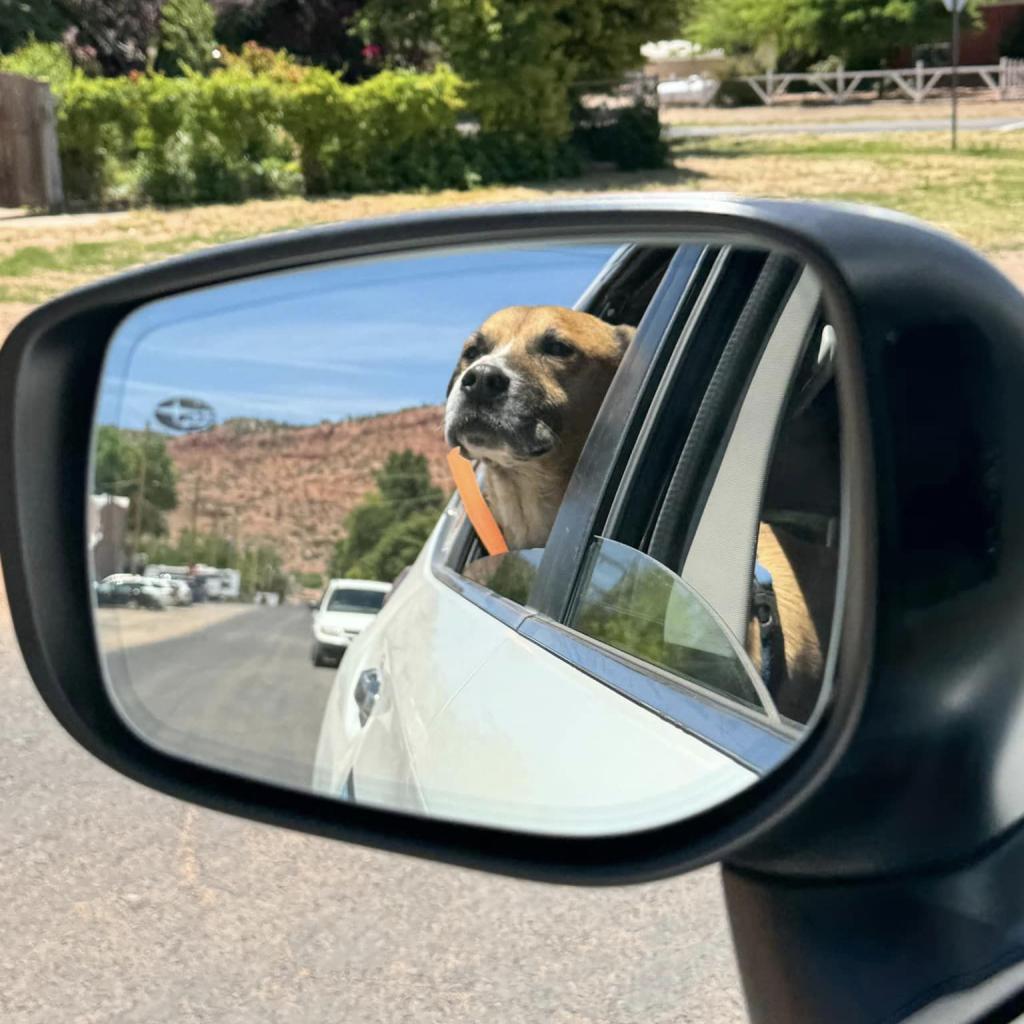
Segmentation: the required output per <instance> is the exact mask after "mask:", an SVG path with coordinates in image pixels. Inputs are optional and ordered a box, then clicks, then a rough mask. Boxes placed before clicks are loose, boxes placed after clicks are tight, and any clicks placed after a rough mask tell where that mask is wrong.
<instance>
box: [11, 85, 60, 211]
mask: <svg viewBox="0 0 1024 1024" xmlns="http://www.w3.org/2000/svg"><path fill="white" fill-rule="evenodd" d="M0 206H32V207H37V208H43V209H46V210H60V209H63V207H64V190H63V186H62V183H61V170H60V155H59V151H58V146H57V118H56V114H55V110H54V100H53V94H52V93H51V92H50V87H49V86H48V85H47V84H46V83H45V82H37V81H35V80H34V79H31V78H25V77H24V76H22V75H9V74H3V73H0Z"/></svg>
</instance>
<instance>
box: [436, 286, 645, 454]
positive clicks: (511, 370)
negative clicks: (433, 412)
mask: <svg viewBox="0 0 1024 1024" xmlns="http://www.w3.org/2000/svg"><path fill="white" fill-rule="evenodd" d="M633 333H634V330H633V328H632V327H621V326H620V327H613V326H612V325H610V324H606V323H605V322H604V321H602V320H598V319H597V317H594V316H591V315H590V314H589V313H580V312H577V311H575V310H572V309H565V308H563V307H561V306H509V307H508V308H506V309H502V310H499V311H498V312H497V313H494V314H493V315H492V316H490V317H488V319H487V320H485V321H484V323H483V324H481V325H480V327H479V328H478V329H477V330H476V331H474V332H473V334H471V335H470V337H469V338H468V340H467V341H466V342H465V344H464V345H463V348H462V353H461V355H460V356H459V361H458V363H457V364H456V367H455V372H454V373H453V374H452V378H451V380H450V381H449V383H448V400H447V404H446V406H445V438H446V440H447V442H448V444H449V445H450V446H452V447H455V446H458V447H459V448H461V449H462V451H463V454H465V455H466V456H467V457H469V458H471V459H482V460H483V461H485V462H490V463H494V464H496V465H499V466H513V465H516V464H519V463H523V462H528V461H532V460H540V459H543V458H545V457H546V456H549V455H551V456H552V457H553V458H557V459H558V461H559V462H565V461H571V462H572V463H575V460H576V458H577V457H578V456H579V452H580V450H581V449H582V447H583V442H584V441H585V440H586V438H587V435H588V434H589V432H590V428H591V426H592V425H593V423H594V418H595V417H596V416H597V411H598V409H599V408H600V406H601V402H602V400H603V399H604V396H605V392H606V391H607V390H608V385H609V384H610V383H611V380H612V377H613V376H614V375H615V370H616V368H617V367H618V365H619V361H620V360H621V358H622V354H623V352H624V351H625V348H626V346H627V345H628V344H629V341H630V339H631V338H632V336H633Z"/></svg>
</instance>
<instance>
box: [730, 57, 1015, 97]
mask: <svg viewBox="0 0 1024 1024" xmlns="http://www.w3.org/2000/svg"><path fill="white" fill-rule="evenodd" d="M957 75H958V76H959V80H960V82H961V84H963V85H967V84H969V83H970V82H971V80H972V79H973V80H974V82H975V83H980V84H981V85H983V86H984V87H985V88H986V89H989V90H990V91H991V92H992V95H993V97H994V98H995V99H998V100H1009V99H1024V60H1011V59H1010V58H1009V57H1003V59H1002V60H1000V62H999V63H998V64H967V65H964V66H962V67H960V68H958V69H957ZM952 77H953V68H951V67H945V68H927V67H925V66H924V63H923V62H921V61H918V62H917V64H916V65H915V66H914V67H912V68H887V69H885V70H883V71H847V70H846V69H845V68H839V69H838V70H836V71H804V72H787V73H785V74H779V73H773V72H771V71H769V72H768V73H767V74H764V75H751V76H749V77H746V78H744V79H743V81H744V82H746V83H747V84H748V85H749V86H750V88H751V89H753V90H754V92H755V93H756V94H757V97H758V99H760V100H761V102H762V103H764V104H765V106H769V107H770V106H772V104H773V103H775V101H776V100H777V99H779V98H780V97H781V96H783V95H785V93H787V92H788V91H789V90H790V88H791V87H792V86H794V85H796V84H798V83H799V84H800V85H802V86H803V87H804V89H806V87H807V86H812V87H814V88H815V89H817V90H819V92H821V93H823V94H824V95H825V96H827V97H828V98H830V99H831V100H832V102H834V103H845V102H846V101H847V100H849V99H851V98H852V97H853V95H854V93H855V92H856V91H857V90H858V89H859V88H860V87H861V86H862V85H865V84H869V83H875V84H876V85H877V86H878V87H880V88H881V87H884V86H885V85H886V84H890V85H893V86H895V87H896V88H897V89H899V90H900V91H901V92H902V93H903V94H904V95H905V96H906V97H907V99H910V100H912V101H913V102H914V103H920V102H921V101H922V100H923V99H926V98H927V97H928V96H929V95H930V94H931V93H932V92H934V91H935V90H936V89H937V88H939V87H940V84H941V85H942V86H947V85H950V84H951V83H952Z"/></svg>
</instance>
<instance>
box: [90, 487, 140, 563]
mask: <svg viewBox="0 0 1024 1024" xmlns="http://www.w3.org/2000/svg"><path fill="white" fill-rule="evenodd" d="M130 504H131V502H130V501H129V500H128V498H123V497H121V496H119V495H116V494H90V495H89V507H88V511H87V516H88V530H89V552H90V554H91V556H92V563H93V571H94V572H95V573H96V579H98V580H101V579H103V578H104V577H105V576H109V575H110V574H111V573H113V572H122V571H123V570H124V568H125V539H126V537H127V533H128V507H129V505H130Z"/></svg>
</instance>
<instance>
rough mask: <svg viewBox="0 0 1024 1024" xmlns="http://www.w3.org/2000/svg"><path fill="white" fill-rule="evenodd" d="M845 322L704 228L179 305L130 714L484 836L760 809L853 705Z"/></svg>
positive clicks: (140, 561)
mask: <svg viewBox="0 0 1024 1024" xmlns="http://www.w3.org/2000/svg"><path fill="white" fill-rule="evenodd" d="M826 305H827V304H826V302H825V298H824V296H823V294H822V290H821V286H820V283H819V282H818V280H817V278H816V277H815V275H814V274H813V273H812V272H811V271H810V270H809V269H807V268H804V267H801V266H799V265H797V264H796V263H795V262H793V261H792V260H791V259H789V258H787V257H784V256H782V255H781V254H773V253H770V252H767V251H763V250H756V249H738V248H736V247H733V246H726V245H713V244H709V243H708V241H707V240H706V239H705V240H702V241H700V242H696V241H693V242H687V241H686V240H685V239H681V240H680V241H679V243H678V245H673V246H666V245H665V244H664V243H659V244H658V245H649V244H640V243H637V244H629V245H622V244H619V243H614V244H612V243H609V244H596V243H588V244H550V245H530V246H505V247H490V248H476V249H473V250H469V249H449V250H443V251H435V252H430V253H425V254H424V253H418V254H416V255H414V256H410V257H407V258H388V259H379V260H362V261H348V262H339V263H336V264H332V265H318V266H316V267H312V268H309V269H306V270H301V271H293V272H287V273H278V274H272V275H264V276H260V277H255V278H252V279H247V280H243V281H240V282H236V283H232V284H227V285H222V286H217V287H211V288H206V289H202V290H197V291H194V292H189V293H186V294H183V295H179V296H175V297H173V298H169V299H165V300H161V301H158V302H154V303H152V304H150V305H148V306H145V307H142V308H141V309H139V310H137V311H136V312H134V313H133V314H132V315H131V316H129V317H128V318H127V319H126V320H125V321H124V322H123V323H122V324H121V325H120V327H119V328H118V330H117V332H116V334H115V336H114V338H113V339H112V342H111V345H110V349H109V352H108V355H107V360H106V365H105V368H104V376H103V381H102V386H101V392H100V400H99V405H98V411H97V418H96V425H95V430H94V454H93V471H92V493H91V494H90V495H89V498H88V512H89V537H88V543H89V546H90V550H91V554H92V566H93V571H94V594H95V617H96V628H97V634H98V637H99V642H100V646H101V649H102V652H103V657H104V663H105V672H106V678H107V685H108V688H109V691H110V694H111V697H112V699H113V702H114V704H115V707H116V708H117V710H118V712H119V713H120V714H121V715H122V717H123V718H124V720H125V722H126V723H127V724H128V725H129V726H130V727H131V728H132V729H133V730H134V731H135V732H136V733H137V734H138V735H139V736H140V737H142V738H143V739H144V740H145V741H146V742H147V743H149V744H151V745H153V746H155V747H157V748H159V749H161V750H164V751H167V752H170V753H172V754H174V755H176V756H179V757H184V758H187V759H189V760H192V761H194V762H197V763H201V764H204V765H208V766H213V767H216V768H220V769H222V770H226V771H229V772H233V773H235V774H239V775H243V776H246V777H250V778H254V779H259V780H262V781H269V782H272V783H275V784H278V785H281V786H285V787H288V788H291V789H294V790H297V791H310V790H312V791H313V792H316V793H319V794H322V795H325V796H329V797H331V798H334V799H338V800H348V801H355V802H361V803H366V804H372V805H375V806H382V807H386V808H392V809H396V810H401V811H404V812H411V813H416V814H422V815H433V816H437V817H442V818H446V819H451V820H459V821H469V822H474V823H482V824H489V825H495V826H499V827H504V828H516V829H523V830H527V831H537V832H545V833H553V834H563V835H588V834H589V835H593V834H604V833H617V832H623V831H628V830H632V829H637V828H646V827H652V826H655V825H658V824H662V823H665V822H669V821H674V820H678V819H680V818H683V817H686V816H688V815H692V814H697V813H700V812H701V811H704V810H707V809H709V808H711V807H713V806H715V805H716V804H718V803H720V802H722V801H723V800H727V799H728V798H729V797H731V796H732V795H734V794H736V793H737V792H739V791H741V790H742V789H745V788H746V787H748V786H749V785H751V784H752V783H754V782H756V781H757V779H758V778H760V777H761V776H763V775H764V774H766V773H767V772H769V771H771V770H772V769H773V768H774V767H775V766H776V765H777V764H778V763H779V762H780V761H781V760H782V759H784V758H785V757H786V756H788V754H789V752H790V751H791V750H792V749H793V748H794V747H795V746H796V745H797V744H798V743H799V741H800V739H801V738H802V736H803V735H804V734H805V733H806V730H807V729H808V728H810V727H811V726H813V724H814V718H815V713H816V711H817V709H818V708H820V707H821V706H822V702H823V699H824V697H825V696H826V695H827V693H828V689H829V686H830V680H829V678H828V671H827V666H828V663H829V649H830V644H831V639H832V624H833V621H834V612H835V608H836V605H837V601H838V598H839V595H838V594H837V579H838V577H839V565H840V550H839V545H840V536H841V530H840V525H841V524H840V506H839V493H840V465H839V437H840V423H839V416H838V406H837V400H836V388H835V380H834V372H833V360H834V353H835V349H836V346H837V345H838V344H841V343H842V339H841V338H837V337H836V336H835V334H834V332H833V331H832V328H831V327H830V326H829V325H828V317H827V310H826ZM650 374H657V375H658V376H657V379H653V378H650V377H649V375H650ZM645 380H647V383H646V384H645V383H644V382H645ZM652 383H654V384H657V386H656V387H654V386H651V385H652ZM591 438H593V443H591V444H589V445H588V441H590V440H591ZM618 445H621V446H622V448H621V450H618V448H617V447H616V446H618ZM451 450H458V451H459V452H460V453H461V454H462V456H464V457H466V458H468V459H469V460H471V462H472V464H473V472H474V473H475V474H476V478H477V480H478V482H479V486H480V488H481V489H482V498H481V497H480V495H479V494H477V496H476V498H474V497H472V495H471V494H469V492H468V491H466V490H465V488H463V490H461V491H460V490H459V489H456V487H455V485H454V483H453V480H452V477H451V475H450V469H449V453H450V451H451ZM452 458H453V459H454V456H453V457H452ZM584 464H585V466H584ZM578 467H579V472H577V468H578ZM470 480H472V475H471V477H470ZM464 495H465V498H464ZM477 499H479V500H480V502H481V504H482V505H483V506H484V508H485V511H486V514H487V515H490V516H493V519H494V521H495V529H496V531H497V533H496V535H492V534H491V533H490V532H489V531H488V530H485V529H483V528H481V526H480V523H481V520H480V518H479V515H478V513H477V512H476V511H475V510H476V508H477V506H476V504H475V502H476V500H477ZM563 499H565V501H564V505H563ZM556 521H557V525H556ZM478 529H479V532H478ZM590 530H593V532H592V533H590V534H588V531H590ZM574 552H577V553H576V554H574ZM552 594H558V595H560V596H561V599H560V600H553V599H552V598H551V595H552Z"/></svg>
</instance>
